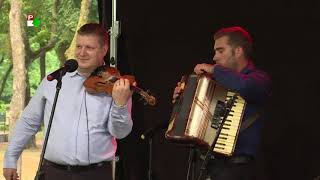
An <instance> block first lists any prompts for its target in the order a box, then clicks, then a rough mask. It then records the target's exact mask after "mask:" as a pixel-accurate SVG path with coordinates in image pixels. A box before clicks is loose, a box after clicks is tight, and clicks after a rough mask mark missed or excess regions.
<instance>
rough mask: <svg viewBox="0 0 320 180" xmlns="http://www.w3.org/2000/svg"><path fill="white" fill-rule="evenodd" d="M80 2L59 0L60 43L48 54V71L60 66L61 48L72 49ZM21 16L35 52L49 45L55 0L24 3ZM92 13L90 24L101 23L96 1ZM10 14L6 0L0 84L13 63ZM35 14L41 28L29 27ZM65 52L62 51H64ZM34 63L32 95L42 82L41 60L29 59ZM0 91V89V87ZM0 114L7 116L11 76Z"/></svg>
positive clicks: (0, 11)
mask: <svg viewBox="0 0 320 180" xmlns="http://www.w3.org/2000/svg"><path fill="white" fill-rule="evenodd" d="M80 4H81V0H72V1H70V0H58V7H57V32H56V34H54V35H56V37H57V42H56V44H55V47H54V48H53V49H52V50H50V51H49V52H47V53H46V72H47V73H49V72H52V71H54V70H55V69H57V68H58V67H59V65H60V61H59V57H58V55H57V54H58V53H59V52H58V51H59V50H61V48H59V46H60V45H61V44H63V45H64V46H67V47H68V46H69V44H70V42H71V41H72V38H73V36H74V33H75V31H76V26H77V23H78V18H79V10H80ZM22 7H23V9H22V13H23V16H24V17H25V23H24V24H23V25H24V29H25V32H26V38H27V41H28V42H29V44H30V49H31V50H32V51H33V52H35V51H37V50H39V49H40V48H41V47H42V46H43V45H45V44H47V43H48V41H49V40H50V37H51V36H52V32H51V26H52V24H53V23H52V22H53V21H54V19H53V16H52V11H53V1H52V0H41V1H39V0H23V5H22ZM91 7H92V8H91V10H90V16H89V19H90V21H91V22H98V8H97V1H96V0H93V2H92V6H91ZM9 11H10V1H9V0H3V2H2V6H1V7H0V85H1V84H2V81H3V80H4V75H5V72H6V71H7V69H8V68H9V67H10V66H11V64H12V59H11V46H10V40H9V39H10V37H9ZM28 14H32V15H34V16H35V17H36V18H38V19H40V22H41V24H40V26H39V27H27V15H28ZM62 50H63V49H62ZM29 60H30V59H29ZM30 61H31V62H32V63H31V64H30V65H29V66H28V67H27V68H28V75H29V83H30V88H31V89H30V90H31V96H32V95H33V94H34V92H35V90H36V88H37V87H38V85H39V83H40V70H39V61H38V59H35V60H30ZM0 88H1V87H0ZM0 95H1V96H0V112H2V113H4V112H5V111H6V108H7V107H8V105H9V103H10V99H11V96H12V75H11V73H10V75H9V76H8V79H7V80H6V82H5V86H4V90H3V93H2V94H0Z"/></svg>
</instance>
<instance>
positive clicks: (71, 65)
mask: <svg viewBox="0 0 320 180" xmlns="http://www.w3.org/2000/svg"><path fill="white" fill-rule="evenodd" d="M76 69H78V62H77V61H76V60H74V59H69V60H67V61H66V62H65V63H64V65H63V67H61V68H60V69H58V70H56V71H54V72H53V73H51V74H49V75H48V76H47V80H48V81H52V80H54V79H59V78H62V76H64V75H65V74H66V72H73V71H75V70H76Z"/></svg>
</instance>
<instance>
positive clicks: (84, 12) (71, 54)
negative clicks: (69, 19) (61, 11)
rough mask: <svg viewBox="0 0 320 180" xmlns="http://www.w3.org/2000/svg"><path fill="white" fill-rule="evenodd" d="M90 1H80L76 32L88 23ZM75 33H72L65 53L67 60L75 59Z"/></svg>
mask: <svg viewBox="0 0 320 180" xmlns="http://www.w3.org/2000/svg"><path fill="white" fill-rule="evenodd" d="M91 2H92V0H82V1H81V8H80V15H79V20H78V25H77V30H78V29H79V28H80V27H81V26H82V25H84V24H86V23H87V22H88V16H89V12H90V7H91ZM77 34H78V33H77V31H76V32H75V33H74V36H73V39H72V42H71V45H70V47H69V48H68V49H67V51H66V57H67V59H75V58H76V57H75V49H76V37H77Z"/></svg>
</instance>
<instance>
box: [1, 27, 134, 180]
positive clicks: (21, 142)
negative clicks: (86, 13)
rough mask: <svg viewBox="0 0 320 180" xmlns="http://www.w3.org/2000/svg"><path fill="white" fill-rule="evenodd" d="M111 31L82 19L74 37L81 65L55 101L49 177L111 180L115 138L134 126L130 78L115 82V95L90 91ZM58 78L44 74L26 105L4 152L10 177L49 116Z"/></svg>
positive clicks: (9, 178) (12, 179)
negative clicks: (89, 81) (88, 81)
mask: <svg viewBox="0 0 320 180" xmlns="http://www.w3.org/2000/svg"><path fill="white" fill-rule="evenodd" d="M108 41H109V35H108V32H107V31H106V30H105V29H104V28H103V27H102V26H101V25H99V24H95V23H90V24H85V25H83V26H82V27H81V28H80V29H79V30H78V34H77V38H76V58H77V62H78V65H79V66H78V69H77V70H76V71H75V72H71V73H66V75H65V76H64V77H63V78H62V88H61V90H60V95H59V98H58V101H57V106H56V109H55V114H54V118H53V121H52V126H51V131H50V136H49V139H48V144H47V148H46V152H45V155H44V163H43V165H42V170H43V172H44V179H46V180H57V179H59V180H70V179H73V180H87V179H95V180H111V179H112V167H111V163H110V162H111V161H112V160H113V158H114V156H115V152H116V147H117V143H116V139H118V138H119V139H120V138H124V137H126V136H127V135H128V134H129V133H130V132H131V129H132V119H131V105H132V102H131V96H132V91H131V90H130V84H129V81H128V80H127V79H119V80H117V81H116V82H115V83H114V86H113V89H112V95H108V94H105V93H99V94H89V93H88V92H87V91H86V89H85V87H84V86H83V83H84V81H85V80H86V78H87V77H88V76H89V75H90V74H91V73H92V72H93V71H94V70H95V69H96V68H97V67H99V66H101V65H103V64H104V60H103V58H104V56H105V55H106V53H107V51H108V47H109V46H108ZM55 87H56V81H48V80H46V79H44V80H42V82H41V84H40V85H39V87H38V89H37V91H36V93H35V95H34V96H33V97H32V99H31V100H30V102H29V104H28V105H27V106H26V108H25V110H24V111H23V113H22V115H21V117H20V120H19V121H18V123H17V125H16V127H15V130H14V133H13V135H12V137H11V140H10V143H9V145H8V149H7V151H6V153H5V158H4V169H3V175H4V177H5V178H6V180H16V179H19V177H18V175H17V170H16V168H17V160H18V158H19V156H20V155H21V153H22V151H23V148H24V146H25V145H26V144H27V143H28V141H29V140H30V138H31V137H32V135H34V134H36V133H37V132H38V130H39V129H40V127H41V124H42V121H44V125H45V130H47V125H48V121H49V116H50V113H51V109H52V103H53V101H54V96H55Z"/></svg>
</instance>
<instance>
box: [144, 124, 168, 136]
mask: <svg viewBox="0 0 320 180" xmlns="http://www.w3.org/2000/svg"><path fill="white" fill-rule="evenodd" d="M168 126H169V123H168V122H162V123H160V124H158V125H156V126H154V127H152V128H149V129H148V130H146V131H145V132H144V133H143V134H141V135H140V138H141V139H143V140H144V139H146V138H147V137H152V136H153V135H154V133H156V132H157V131H160V130H162V129H165V128H167V127H168Z"/></svg>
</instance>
